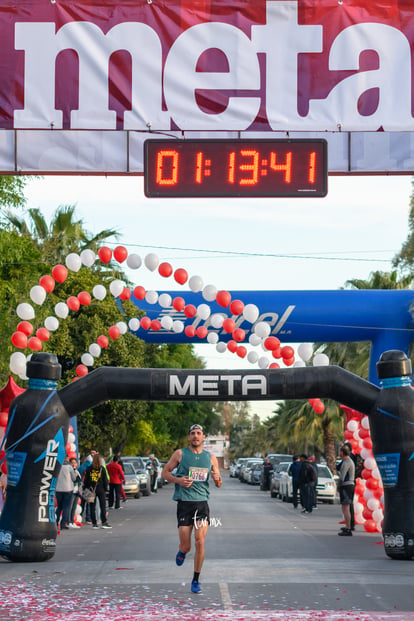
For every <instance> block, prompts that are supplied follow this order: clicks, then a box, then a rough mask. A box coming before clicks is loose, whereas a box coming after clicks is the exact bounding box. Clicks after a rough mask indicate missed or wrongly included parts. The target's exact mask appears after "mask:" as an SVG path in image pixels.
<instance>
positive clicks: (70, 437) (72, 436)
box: [68, 431, 76, 444]
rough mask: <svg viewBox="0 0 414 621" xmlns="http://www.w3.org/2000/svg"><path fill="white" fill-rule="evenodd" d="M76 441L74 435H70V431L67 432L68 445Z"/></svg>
mask: <svg viewBox="0 0 414 621" xmlns="http://www.w3.org/2000/svg"><path fill="white" fill-rule="evenodd" d="M75 440H76V436H75V434H74V433H72V432H71V431H69V433H68V442H69V444H72V442H75Z"/></svg>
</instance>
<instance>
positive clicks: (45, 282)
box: [39, 276, 55, 293]
mask: <svg viewBox="0 0 414 621" xmlns="http://www.w3.org/2000/svg"><path fill="white" fill-rule="evenodd" d="M39 285H40V286H41V287H43V289H44V290H45V291H47V292H48V293H52V291H53V289H54V288H55V279H54V278H52V277H51V276H42V278H41V279H40V280H39Z"/></svg>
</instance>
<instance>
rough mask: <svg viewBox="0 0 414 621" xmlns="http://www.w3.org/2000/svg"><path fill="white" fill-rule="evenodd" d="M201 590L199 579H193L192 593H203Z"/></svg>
mask: <svg viewBox="0 0 414 621" xmlns="http://www.w3.org/2000/svg"><path fill="white" fill-rule="evenodd" d="M201 591H202V588H201V584H200V583H199V582H198V580H193V581H192V583H191V593H201Z"/></svg>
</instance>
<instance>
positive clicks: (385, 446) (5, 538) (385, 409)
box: [0, 350, 414, 562]
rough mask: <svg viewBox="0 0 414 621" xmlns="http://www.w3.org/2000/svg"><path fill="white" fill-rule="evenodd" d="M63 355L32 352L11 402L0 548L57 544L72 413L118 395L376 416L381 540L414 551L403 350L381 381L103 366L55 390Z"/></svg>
mask: <svg viewBox="0 0 414 621" xmlns="http://www.w3.org/2000/svg"><path fill="white" fill-rule="evenodd" d="M60 372H61V369H60V365H59V364H58V361H57V358H56V356H54V355H52V354H46V353H38V354H34V355H33V356H32V358H31V360H30V362H29V363H28V365H27V375H28V377H29V385H28V389H27V390H26V391H25V392H24V393H23V394H21V395H19V396H18V397H16V399H14V401H13V402H12V403H11V405H10V409H9V422H8V426H7V430H6V435H7V443H6V455H7V467H8V485H7V493H6V502H5V505H4V508H3V511H2V514H1V516H0V555H1V556H3V557H4V558H6V559H9V560H11V561H22V562H30V561H32V562H33V561H34V562H38V561H45V560H48V559H50V558H52V557H53V555H54V553H55V548H56V536H57V528H56V519H55V487H56V480H57V477H58V475H59V472H60V469H61V464H62V462H63V459H64V456H65V447H66V442H67V436H68V428H69V421H70V419H71V417H73V416H77V415H78V414H80V413H81V412H83V411H84V410H87V409H89V408H92V407H94V406H96V405H98V404H99V403H102V402H104V401H109V400H112V399H145V400H153V401H169V400H180V401H184V400H208V401H211V400H215V401H227V400H232V401H242V400H249V401H252V400H265V399H269V400H277V399H302V398H303V399H305V398H306V399H309V398H317V397H319V398H324V397H325V398H331V399H335V400H336V401H338V402H339V403H341V404H343V405H347V406H348V407H351V408H353V409H355V410H358V411H360V412H362V413H364V414H367V415H368V416H369V421H370V429H371V437H372V442H373V452H374V455H375V457H376V460H377V464H378V467H379V469H380V472H381V476H382V480H383V484H384V495H385V502H384V525H383V534H384V543H385V552H386V554H387V555H388V556H390V557H391V558H397V559H410V558H413V557H414V391H413V389H412V387H411V379H410V377H411V373H412V370H411V363H410V361H409V360H408V359H407V357H406V355H405V354H404V353H403V352H401V351H396V350H392V351H388V352H385V353H384V354H382V356H381V358H380V360H379V362H378V363H377V372H378V377H379V379H380V381H381V384H382V387H381V388H378V386H376V385H374V384H372V383H370V382H368V381H366V380H363V379H361V378H360V377H358V376H356V375H354V374H352V373H350V372H348V371H345V370H344V369H342V368H340V367H336V366H327V367H303V368H302V367H298V368H288V369H267V370H258V371H251V370H247V371H245V370H243V371H222V370H219V371H214V370H208V371H207V370H200V369H197V370H189V369H186V370H182V369H180V370H177V369H131V368H112V367H101V368H99V369H97V370H96V371H93V372H92V373H90V374H89V375H87V376H85V377H83V378H81V379H79V380H78V381H76V382H74V383H71V384H68V385H67V386H65V387H63V388H62V389H60V390H57V381H58V380H59V379H60Z"/></svg>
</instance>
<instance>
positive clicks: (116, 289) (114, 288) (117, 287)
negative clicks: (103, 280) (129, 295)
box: [109, 280, 125, 298]
mask: <svg viewBox="0 0 414 621" xmlns="http://www.w3.org/2000/svg"><path fill="white" fill-rule="evenodd" d="M124 287H125V283H124V282H122V280H113V281H112V282H111V283H110V285H109V291H110V292H111V293H112V295H113V296H114V298H117V297H118V295H119V294H120V293H122V291H123V289H124Z"/></svg>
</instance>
